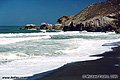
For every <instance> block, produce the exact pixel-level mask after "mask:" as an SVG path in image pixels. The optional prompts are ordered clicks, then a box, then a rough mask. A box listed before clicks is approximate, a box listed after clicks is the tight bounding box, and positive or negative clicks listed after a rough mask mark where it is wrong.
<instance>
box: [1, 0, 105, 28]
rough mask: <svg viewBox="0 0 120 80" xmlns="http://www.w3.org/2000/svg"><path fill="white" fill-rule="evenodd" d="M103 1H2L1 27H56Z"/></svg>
mask: <svg viewBox="0 0 120 80" xmlns="http://www.w3.org/2000/svg"><path fill="white" fill-rule="evenodd" d="M102 1H106V0H0V26H5V25H6V26H25V25H26V24H28V23H33V24H36V25H37V26H40V25H41V23H42V22H46V23H49V24H53V25H54V24H55V23H56V21H57V19H58V18H60V17H62V16H64V15H75V14H77V13H79V12H80V11H81V10H82V9H84V8H85V7H86V6H88V5H90V4H92V3H97V2H102Z"/></svg>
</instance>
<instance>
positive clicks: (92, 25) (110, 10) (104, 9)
mask: <svg viewBox="0 0 120 80" xmlns="http://www.w3.org/2000/svg"><path fill="white" fill-rule="evenodd" d="M57 22H59V23H60V24H62V27H63V30H64V31H83V30H86V31H88V32H106V31H115V32H116V33H120V0H108V1H105V2H100V3H95V4H91V5H89V6H87V7H86V8H85V9H83V10H82V11H81V12H79V13H78V14H77V15H75V16H74V17H72V18H70V19H68V20H67V19H66V18H65V19H62V20H61V18H60V19H58V21H57Z"/></svg>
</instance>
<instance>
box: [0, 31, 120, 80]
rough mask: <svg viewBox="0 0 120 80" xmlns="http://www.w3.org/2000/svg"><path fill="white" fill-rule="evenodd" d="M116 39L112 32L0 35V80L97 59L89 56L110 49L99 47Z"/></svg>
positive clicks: (119, 36)
mask: <svg viewBox="0 0 120 80" xmlns="http://www.w3.org/2000/svg"><path fill="white" fill-rule="evenodd" d="M119 40H120V35H119V34H115V33H112V32H111V33H100V32H96V33H93V32H77V31H76V32H54V33H47V32H46V33H19V34H0V79H1V80H2V77H11V76H17V77H19V76H20V77H25V76H32V75H34V74H37V73H42V72H45V71H49V70H53V69H56V68H59V67H61V66H63V65H64V64H67V63H71V62H76V61H85V60H93V59H98V57H89V56H90V55H96V54H101V53H103V52H105V51H109V50H111V47H112V46H102V45H103V44H104V43H112V42H117V41H119ZM9 80H10V79H9Z"/></svg>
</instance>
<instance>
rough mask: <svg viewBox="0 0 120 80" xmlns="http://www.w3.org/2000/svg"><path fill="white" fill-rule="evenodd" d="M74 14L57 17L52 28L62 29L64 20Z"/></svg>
mask: <svg viewBox="0 0 120 80" xmlns="http://www.w3.org/2000/svg"><path fill="white" fill-rule="evenodd" d="M73 17H74V16H73V15H65V16H63V17H61V18H59V19H58V20H57V22H56V24H55V25H54V26H53V29H56V30H62V29H63V25H64V23H65V22H66V21H68V20H70V19H72V18H73Z"/></svg>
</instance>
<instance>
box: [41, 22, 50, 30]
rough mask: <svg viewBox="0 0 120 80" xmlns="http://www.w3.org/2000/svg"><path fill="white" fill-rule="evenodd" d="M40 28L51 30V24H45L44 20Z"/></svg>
mask: <svg viewBox="0 0 120 80" xmlns="http://www.w3.org/2000/svg"><path fill="white" fill-rule="evenodd" d="M40 29H45V30H46V29H49V30H52V24H46V23H45V22H43V23H42V24H41V26H40Z"/></svg>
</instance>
